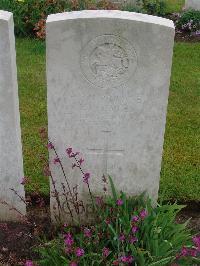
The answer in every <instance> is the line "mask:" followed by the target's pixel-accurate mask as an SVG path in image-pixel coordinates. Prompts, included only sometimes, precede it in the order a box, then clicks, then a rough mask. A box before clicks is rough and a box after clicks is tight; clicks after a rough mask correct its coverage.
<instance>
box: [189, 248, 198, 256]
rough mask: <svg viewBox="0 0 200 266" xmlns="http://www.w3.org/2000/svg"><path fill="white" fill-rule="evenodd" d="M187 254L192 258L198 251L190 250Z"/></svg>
mask: <svg viewBox="0 0 200 266" xmlns="http://www.w3.org/2000/svg"><path fill="white" fill-rule="evenodd" d="M189 253H190V256H192V257H196V256H197V253H198V251H197V249H195V248H191V249H190V251H189Z"/></svg>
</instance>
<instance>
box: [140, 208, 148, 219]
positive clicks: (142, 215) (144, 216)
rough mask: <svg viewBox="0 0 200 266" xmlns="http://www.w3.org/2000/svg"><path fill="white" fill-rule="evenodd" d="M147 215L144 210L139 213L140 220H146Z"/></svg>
mask: <svg viewBox="0 0 200 266" xmlns="http://www.w3.org/2000/svg"><path fill="white" fill-rule="evenodd" d="M147 215H148V212H147V210H145V209H144V210H142V211H141V212H140V217H141V218H142V220H144V218H146V217H147Z"/></svg>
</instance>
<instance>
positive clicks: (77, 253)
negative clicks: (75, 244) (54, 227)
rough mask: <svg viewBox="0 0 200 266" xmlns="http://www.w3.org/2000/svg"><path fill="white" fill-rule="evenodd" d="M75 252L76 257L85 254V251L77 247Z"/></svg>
mask: <svg viewBox="0 0 200 266" xmlns="http://www.w3.org/2000/svg"><path fill="white" fill-rule="evenodd" d="M75 253H76V256H77V257H82V256H83V255H84V254H85V251H84V249H82V248H77V249H76V251H75Z"/></svg>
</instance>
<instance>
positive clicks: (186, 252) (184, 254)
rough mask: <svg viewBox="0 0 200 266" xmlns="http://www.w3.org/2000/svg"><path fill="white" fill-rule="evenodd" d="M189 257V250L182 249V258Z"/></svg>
mask: <svg viewBox="0 0 200 266" xmlns="http://www.w3.org/2000/svg"><path fill="white" fill-rule="evenodd" d="M187 255H188V249H187V248H186V247H182V249H181V257H185V256H187Z"/></svg>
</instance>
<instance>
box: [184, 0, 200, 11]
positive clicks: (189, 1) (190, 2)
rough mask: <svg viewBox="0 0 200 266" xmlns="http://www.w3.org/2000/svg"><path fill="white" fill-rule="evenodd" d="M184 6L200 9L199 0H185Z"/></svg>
mask: <svg viewBox="0 0 200 266" xmlns="http://www.w3.org/2000/svg"><path fill="white" fill-rule="evenodd" d="M185 8H186V9H194V10H200V0H186V2H185Z"/></svg>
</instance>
